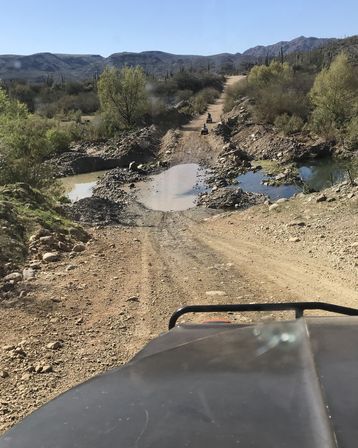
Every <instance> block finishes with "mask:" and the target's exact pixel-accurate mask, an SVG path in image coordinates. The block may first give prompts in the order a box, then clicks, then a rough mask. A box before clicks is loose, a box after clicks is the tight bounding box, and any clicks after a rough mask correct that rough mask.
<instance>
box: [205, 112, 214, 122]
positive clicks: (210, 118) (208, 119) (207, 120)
mask: <svg viewBox="0 0 358 448" xmlns="http://www.w3.org/2000/svg"><path fill="white" fill-rule="evenodd" d="M206 122H207V123H212V122H213V118H212V116H211V113H208V117H207V119H206Z"/></svg>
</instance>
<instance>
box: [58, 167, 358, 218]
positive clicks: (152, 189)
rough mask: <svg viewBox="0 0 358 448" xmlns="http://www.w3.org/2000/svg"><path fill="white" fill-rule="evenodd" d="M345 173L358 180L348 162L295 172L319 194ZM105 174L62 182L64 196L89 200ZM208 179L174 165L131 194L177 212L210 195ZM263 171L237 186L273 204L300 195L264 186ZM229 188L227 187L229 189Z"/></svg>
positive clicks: (153, 207) (286, 187) (242, 178)
mask: <svg viewBox="0 0 358 448" xmlns="http://www.w3.org/2000/svg"><path fill="white" fill-rule="evenodd" d="M348 170H349V172H350V173H351V175H352V177H353V178H357V177H358V166H357V164H356V163H354V162H351V161H337V160H334V159H321V160H317V161H311V162H306V163H304V164H300V165H299V166H298V172H299V175H300V177H301V179H302V180H303V182H304V183H305V184H306V186H307V187H309V188H311V189H313V190H315V191H320V190H322V189H323V188H326V187H329V186H331V185H333V184H335V183H338V182H342V181H343V180H347V179H348ZM105 172H106V171H98V172H94V173H88V174H80V175H77V176H70V177H67V178H64V179H62V183H63V185H64V187H65V190H66V194H67V196H68V197H69V199H70V200H71V201H73V202H74V201H77V200H79V199H82V198H85V197H89V196H92V190H93V188H94V186H95V185H96V182H97V180H98V178H100V177H101V176H102V175H103V174H104V173H105ZM209 175H210V172H209V170H205V169H203V168H202V167H200V166H199V165H198V164H196V163H187V164H180V165H175V166H173V167H171V168H169V169H167V170H165V171H163V172H162V173H160V174H157V175H153V176H150V177H149V178H148V179H147V180H146V181H143V182H138V183H136V184H135V188H134V189H129V187H128V188H126V187H125V186H124V187H123V189H126V190H127V191H129V190H130V191H133V192H134V195H135V197H136V199H137V201H138V202H140V203H142V204H143V205H144V206H145V207H146V208H148V209H151V210H159V211H180V210H188V209H190V208H192V207H195V204H196V201H197V199H198V196H199V194H200V193H204V192H206V191H210V187H208V185H207V183H206V179H207V178H208V176H209ZM268 178H269V177H268V175H267V173H266V172H265V171H264V170H260V171H256V172H253V171H248V172H247V173H245V174H242V175H240V176H238V177H237V179H236V180H237V181H238V184H237V185H236V186H235V187H237V186H238V187H240V188H242V189H243V190H244V191H247V192H253V193H263V194H265V195H267V196H269V197H270V198H271V199H272V200H277V199H280V198H290V197H291V196H293V195H294V194H296V193H299V192H300V191H302V186H301V185H282V186H278V187H274V186H268V185H264V184H263V181H264V180H265V179H268ZM229 188H230V187H229Z"/></svg>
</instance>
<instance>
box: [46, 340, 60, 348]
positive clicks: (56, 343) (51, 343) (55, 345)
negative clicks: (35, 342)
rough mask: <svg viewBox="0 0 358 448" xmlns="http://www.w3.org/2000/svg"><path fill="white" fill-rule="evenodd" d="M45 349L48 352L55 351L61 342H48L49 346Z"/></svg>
mask: <svg viewBox="0 0 358 448" xmlns="http://www.w3.org/2000/svg"><path fill="white" fill-rule="evenodd" d="M46 347H47V348H48V349H50V350H57V349H59V348H61V347H62V342H60V341H55V342H50V343H49V344H47V345H46Z"/></svg>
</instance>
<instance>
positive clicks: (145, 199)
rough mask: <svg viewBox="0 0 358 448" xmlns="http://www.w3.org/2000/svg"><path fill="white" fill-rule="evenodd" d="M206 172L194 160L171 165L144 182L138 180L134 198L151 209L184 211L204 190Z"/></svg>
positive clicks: (205, 187) (191, 205) (193, 203)
mask: <svg viewBox="0 0 358 448" xmlns="http://www.w3.org/2000/svg"><path fill="white" fill-rule="evenodd" d="M206 174H207V173H206V171H205V170H204V169H203V168H201V167H200V166H199V165H198V164H196V163H186V164H182V165H175V166H173V167H171V168H169V169H168V170H166V171H164V172H162V173H160V174H157V175H156V176H152V177H151V178H150V179H149V180H148V181H146V182H138V183H137V184H136V189H135V193H136V198H137V200H138V202H140V203H141V204H143V205H144V206H145V207H147V208H149V209H151V210H160V211H165V212H168V211H180V210H188V209H189V208H192V207H194V206H195V202H196V199H197V198H198V195H199V194H200V193H203V192H205V191H207V188H208V187H207V185H206V184H205V177H206Z"/></svg>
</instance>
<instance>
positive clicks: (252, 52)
mask: <svg viewBox="0 0 358 448" xmlns="http://www.w3.org/2000/svg"><path fill="white" fill-rule="evenodd" d="M336 40H337V39H334V38H330V39H326V38H318V37H304V36H300V37H296V39H292V40H290V41H281V42H277V43H276V44H273V45H266V46H262V45H258V46H257V47H253V48H249V49H248V50H246V51H244V53H243V54H244V55H246V56H254V57H256V58H264V57H266V56H269V57H275V56H279V55H280V52H281V49H282V51H283V53H284V54H289V53H300V52H305V51H312V50H316V49H317V48H322V47H324V46H326V45H329V44H331V43H333V42H334V41H336Z"/></svg>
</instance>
